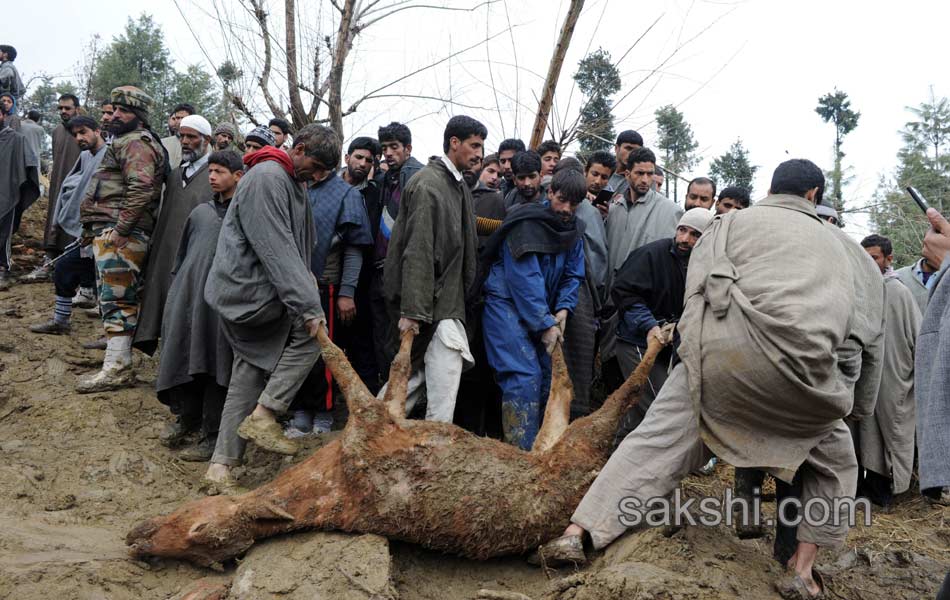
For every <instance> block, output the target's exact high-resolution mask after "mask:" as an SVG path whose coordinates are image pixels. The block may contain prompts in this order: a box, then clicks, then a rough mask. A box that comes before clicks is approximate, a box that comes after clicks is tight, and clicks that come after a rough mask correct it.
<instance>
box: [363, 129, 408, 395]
mask: <svg viewBox="0 0 950 600" xmlns="http://www.w3.org/2000/svg"><path fill="white" fill-rule="evenodd" d="M379 143H380V146H381V147H382V151H383V158H384V159H385V161H386V165H387V166H388V168H387V169H386V171H385V172H380V173H377V174H376V183H377V184H378V186H379V201H378V203H377V205H376V206H375V207H373V206H367V212H368V213H369V214H370V215H371V216H374V215H375V214H377V213H378V214H379V222H378V225H377V227H376V247H375V249H374V251H373V265H374V271H373V280H372V284H371V286H370V299H371V302H372V305H371V306H372V314H373V338H374V339H373V345H374V347H375V348H376V368H377V369H378V370H379V377H380V379H381V380H382V381H387V380H388V379H389V365H390V364H392V362H393V358H395V356H396V351H397V350H398V343H399V342H398V337H397V335H396V328H395V324H394V323H393V322H392V320H391V319H390V316H389V309H388V307H387V302H386V297H385V293H384V290H383V288H384V284H383V274H384V267H385V264H386V256H387V255H388V252H389V239H390V236H391V235H392V229H393V227H394V225H395V223H396V217H397V215H398V214H399V206H400V204H401V201H402V195H403V191H404V190H405V189H406V185H408V183H409V180H410V179H411V178H412V177H413V176H414V175H415V174H416V173H418V172H419V171H420V170H421V169H422V163H420V162H419V161H418V160H416V159H415V158H413V157H412V156H411V154H412V132H410V131H409V128H408V127H406V126H405V125H403V124H402V123H396V122H395V121H394V122H392V123H390V124H389V125H386V126H385V127H380V128H379Z"/></svg>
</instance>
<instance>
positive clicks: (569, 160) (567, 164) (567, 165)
mask: <svg viewBox="0 0 950 600" xmlns="http://www.w3.org/2000/svg"><path fill="white" fill-rule="evenodd" d="M564 170H569V171H577V172H578V173H580V174H581V175H583V174H584V165H582V164H581V161H579V160H577V159H576V158H574V157H573V156H565V157H564V158H562V159H561V160H559V161H557V164H556V165H554V172H555V173H560V172H561V171H564Z"/></svg>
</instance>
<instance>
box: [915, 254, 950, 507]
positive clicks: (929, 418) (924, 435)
mask: <svg viewBox="0 0 950 600" xmlns="http://www.w3.org/2000/svg"><path fill="white" fill-rule="evenodd" d="M948 270H950V259H947V258H945V259H944V260H943V266H942V268H941V270H940V272H939V273H937V274H935V275H933V277H938V279H937V281H936V282H934V284H933V293H931V295H930V303H929V304H927V312H926V313H925V314H924V320H923V321H922V322H921V324H920V335H919V336H918V337H917V356H916V358H915V361H914V385H915V389H916V394H917V446H918V449H919V452H920V489H922V490H926V489H929V488H936V487H945V486H950V277H948V276H947V271H948ZM941 325H942V327H941Z"/></svg>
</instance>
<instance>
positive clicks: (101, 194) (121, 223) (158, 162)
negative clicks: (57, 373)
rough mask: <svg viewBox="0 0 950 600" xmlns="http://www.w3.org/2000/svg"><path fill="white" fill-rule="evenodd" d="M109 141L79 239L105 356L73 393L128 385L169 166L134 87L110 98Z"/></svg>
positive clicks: (147, 103) (143, 98) (89, 191)
mask: <svg viewBox="0 0 950 600" xmlns="http://www.w3.org/2000/svg"><path fill="white" fill-rule="evenodd" d="M111 99H112V106H113V107H114V108H115V112H114V113H113V119H112V123H111V124H110V130H111V131H112V134H113V135H114V136H115V137H114V138H113V140H112V143H111V144H109V145H108V146H107V147H106V153H105V156H103V158H102V162H101V163H100V164H99V168H98V169H97V170H96V172H95V174H94V175H93V178H92V181H91V182H90V184H89V186H88V187H87V188H86V192H85V196H84V198H83V201H82V204H81V206H80V222H81V223H82V226H83V239H84V240H91V241H92V251H93V256H94V258H95V261H96V271H97V272H98V273H99V281H98V285H99V290H98V291H99V312H100V314H101V315H102V325H103V328H104V329H105V333H106V337H107V338H108V340H107V342H106V355H105V360H104V361H103V363H102V368H101V369H100V370H99V372H97V373H95V374H93V375H91V376H89V377H84V378H82V379H81V380H80V381H79V385H78V386H77V391H79V392H80V393H91V392H101V391H107V390H113V389H118V388H121V387H128V386H131V385H134V384H135V377H134V375H133V373H132V336H133V334H134V333H135V328H136V326H137V325H138V315H139V303H140V302H141V291H142V284H143V280H142V270H143V269H144V268H145V264H146V262H147V260H148V245H149V241H150V239H151V234H152V230H153V229H154V228H155V215H156V213H157V212H158V206H159V199H160V198H161V194H162V185H163V184H164V183H165V177H166V173H167V169H168V162H167V161H168V158H167V156H166V154H165V148H164V147H163V146H162V144H161V141H160V140H159V137H158V135H156V134H155V132H154V131H152V129H151V127H150V126H149V123H148V116H149V110H150V109H151V107H152V99H151V98H150V97H149V96H148V94H146V93H145V92H143V91H142V90H140V89H139V88H137V87H134V86H120V87H117V88H115V89H113V90H112V93H111Z"/></svg>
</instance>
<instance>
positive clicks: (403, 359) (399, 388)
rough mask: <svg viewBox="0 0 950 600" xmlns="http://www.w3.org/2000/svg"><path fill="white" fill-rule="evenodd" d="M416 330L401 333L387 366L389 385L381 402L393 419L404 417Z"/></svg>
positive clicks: (397, 419)
mask: <svg viewBox="0 0 950 600" xmlns="http://www.w3.org/2000/svg"><path fill="white" fill-rule="evenodd" d="M415 337H416V332H415V331H413V330H411V329H409V330H407V331H404V332H403V333H402V340H401V341H400V343H399V353H398V354H396V358H395V359H394V360H393V364H392V366H391V367H390V368H389V385H387V386H386V395H385V396H384V398H383V402H384V403H385V404H386V409H387V410H388V411H389V415H390V416H391V417H392V418H393V420H395V421H399V420H401V419H405V418H406V400H407V398H408V395H409V376H410V375H411V374H412V362H411V356H412V341H413V339H414V338H415Z"/></svg>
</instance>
